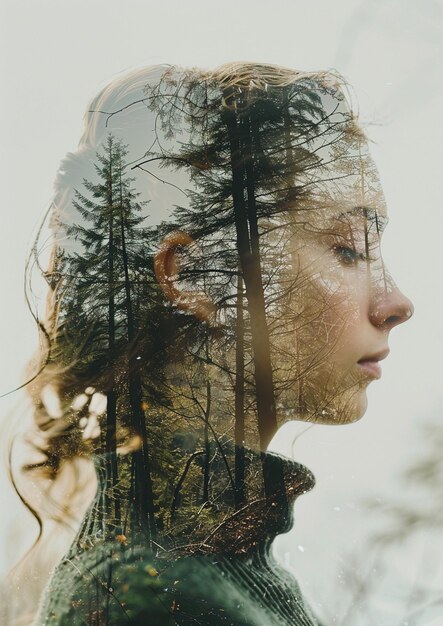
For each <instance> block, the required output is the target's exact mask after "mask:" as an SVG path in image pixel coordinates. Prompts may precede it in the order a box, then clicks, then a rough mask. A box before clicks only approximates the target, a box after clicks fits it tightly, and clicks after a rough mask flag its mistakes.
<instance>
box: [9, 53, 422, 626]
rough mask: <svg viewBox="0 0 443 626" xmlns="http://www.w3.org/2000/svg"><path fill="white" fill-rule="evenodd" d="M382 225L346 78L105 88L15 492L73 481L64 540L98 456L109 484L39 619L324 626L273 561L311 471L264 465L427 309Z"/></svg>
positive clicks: (81, 152) (56, 222) (346, 397)
mask: <svg viewBox="0 0 443 626" xmlns="http://www.w3.org/2000/svg"><path fill="white" fill-rule="evenodd" d="M386 221H387V215H386V206H385V202H384V199H383V194H382V191H381V188H380V183H379V179H378V174H377V171H376V168H375V166H374V164H373V162H372V160H371V157H370V155H369V152H368V147H367V142H366V139H365V136H364V134H363V132H362V130H361V129H360V128H359V127H358V125H357V123H356V120H355V119H354V116H353V114H352V111H350V109H349V105H348V104H347V102H346V100H345V98H344V96H343V90H342V84H341V81H340V79H339V78H338V77H335V76H333V75H330V74H325V73H315V74H313V73H311V74H302V73H298V72H295V71H292V70H289V69H285V68H281V67H276V66H269V65H257V64H248V63H244V64H233V65H229V66H223V67H221V68H219V69H217V70H215V71H212V72H202V71H198V70H181V69H177V68H174V67H156V68H150V69H147V70H141V71H138V72H134V73H131V74H128V75H127V76H124V77H123V78H121V79H120V80H117V81H115V82H114V83H112V84H111V85H109V86H108V87H107V88H105V89H104V90H103V91H102V92H101V93H100V94H99V96H98V97H97V98H96V100H95V101H94V102H93V103H92V105H91V107H90V110H89V111H88V114H87V119H86V129H85V133H84V136H83V137H82V140H81V142H80V146H79V149H78V151H77V152H76V153H75V154H70V155H68V156H67V158H66V159H65V161H64V162H63V163H62V165H61V168H60V170H59V175H58V178H57V181H56V194H55V198H54V203H53V210H52V214H51V227H52V231H53V234H54V242H55V243H54V248H53V254H52V260H51V267H50V269H49V270H48V271H47V272H46V278H47V280H48V283H49V286H50V299H49V306H48V315H47V321H46V324H45V325H44V327H42V331H43V332H44V334H45V336H46V337H47V344H48V352H47V354H46V355H45V362H44V363H43V365H44V368H43V371H42V373H41V375H40V376H38V377H37V378H36V380H35V382H34V384H33V388H32V393H33V396H34V398H35V400H36V413H35V424H36V434H34V435H31V436H29V435H28V441H29V440H31V448H32V449H33V454H35V455H36V456H35V458H34V459H33V460H32V461H31V462H29V458H28V462H27V463H26V466H25V468H24V469H23V471H22V475H21V477H18V478H16V482H17V485H18V488H20V480H22V481H24V480H25V479H24V477H23V476H24V475H25V474H26V475H27V476H28V477H32V478H33V480H34V482H35V481H36V480H37V481H38V480H39V479H40V480H41V481H42V484H43V481H46V483H45V484H47V485H48V489H51V490H54V489H56V490H57V485H60V484H62V482H61V481H62V480H65V481H66V480H68V482H69V485H70V488H71V493H70V496H69V497H68V498H65V501H64V503H63V507H59V508H58V509H57V515H56V517H57V520H56V524H57V523H59V525H61V524H63V523H65V522H66V519H68V517H69V515H73V512H74V509H75V507H77V513H78V510H80V509H81V507H82V506H85V504H86V503H87V502H88V501H89V500H88V498H90V496H89V495H88V493H90V492H91V490H92V491H93V490H95V487H96V483H95V478H94V476H95V473H93V472H92V462H91V461H88V459H91V458H93V459H94V464H95V472H96V475H97V477H98V488H97V490H96V494H95V496H94V498H93V499H92V504H91V505H90V507H89V509H88V511H87V512H86V514H85V516H84V520H83V522H82V524H81V526H80V530H79V532H78V534H77V536H76V538H75V540H74V542H73V544H72V545H71V547H70V549H69V551H68V553H67V554H66V556H65V557H64V558H63V559H62V561H61V562H60V563H59V565H58V566H57V568H56V570H55V572H54V574H53V577H52V580H51V581H50V584H49V586H48V588H47V589H46V592H45V594H44V598H43V603H42V606H41V609H40V614H39V618H38V620H37V623H38V624H69V625H71V624H126V623H128V624H129V623H132V624H151V623H152V624H248V625H264V624H266V625H274V624H275V625H277V624H278V625H281V624H291V625H294V624H296V625H308V624H311V625H312V624H317V623H318V622H317V621H316V619H315V617H314V616H313V615H312V612H311V611H310V610H309V608H308V607H307V606H306V604H305V603H304V601H303V599H302V597H301V596H300V593H299V590H298V587H297V584H296V582H295V580H293V579H292V577H291V576H290V575H289V574H288V573H286V572H285V571H284V570H283V569H282V568H281V567H279V566H278V565H277V563H276V562H275V561H274V560H273V558H272V556H271V553H270V547H271V543H272V541H273V539H274V537H275V536H276V535H277V534H279V533H282V532H286V531H287V530H289V528H290V527H291V525H292V504H293V502H294V500H295V498H296V497H297V496H298V495H299V494H301V493H304V492H306V491H307V490H309V489H311V488H312V487H313V485H314V479H313V476H312V474H311V473H310V472H309V470H307V469H306V468H305V467H303V466H301V465H299V464H297V463H296V462H294V461H292V460H290V459H286V458H283V457H281V456H279V455H275V454H271V453H269V452H266V449H267V447H268V444H269V442H270V440H271V439H272V437H273V436H274V435H275V433H276V431H277V429H278V428H279V426H280V425H281V424H283V423H284V422H286V421H288V420H292V419H299V420H305V421H310V422H315V423H324V424H326V423H327V424H343V423H350V422H353V421H355V420H357V419H359V418H360V417H361V416H362V415H363V414H364V412H365V410H366V389H367V386H368V384H369V383H370V382H371V381H372V380H374V379H376V378H379V377H380V374H381V370H380V365H379V362H380V361H381V360H382V359H384V358H385V357H386V356H387V354H388V335H389V332H390V330H391V329H392V328H393V327H394V326H396V325H397V324H400V323H402V322H404V321H405V320H407V319H408V318H409V317H410V316H411V314H412V305H411V303H410V302H409V300H408V299H407V298H405V297H404V296H403V294H401V292H400V291H399V290H398V288H397V287H396V285H395V283H394V282H393V280H392V278H391V277H390V275H389V273H388V271H387V269H386V267H385V266H384V264H383V261H382V258H381V254H380V239H381V234H382V232H383V228H384V226H385V224H386ZM73 468H75V470H76V471H75V472H74V471H73ZM66 474H68V475H69V477H68V479H66ZM63 484H66V483H63ZM91 485H92V487H91ZM88 490H89V492H88ZM59 491H60V489H59ZM55 499H56V500H57V498H55ZM25 500H26V501H27V502H28V506H30V507H31V508H32V509H33V510H34V511H35V514H36V516H37V517H38V518H39V519H40V520H41V522H42V527H43V529H44V528H45V520H46V519H47V518H48V517H52V523H54V517H55V514H54V510H53V511H52V514H49V513H48V510H47V508H46V507H45V506H42V505H41V502H40V501H38V502H35V501H32V497H31V496H29V495H28V496H27V498H25ZM45 508H46V510H45ZM42 532H44V531H42Z"/></svg>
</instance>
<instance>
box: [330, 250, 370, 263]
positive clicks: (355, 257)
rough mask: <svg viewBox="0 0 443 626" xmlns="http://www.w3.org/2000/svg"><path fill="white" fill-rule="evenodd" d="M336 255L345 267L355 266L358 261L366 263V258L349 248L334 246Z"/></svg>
mask: <svg viewBox="0 0 443 626" xmlns="http://www.w3.org/2000/svg"><path fill="white" fill-rule="evenodd" d="M333 250H334V253H335V254H336V256H337V257H338V259H339V261H340V263H343V265H355V264H356V263H358V261H366V256H365V255H364V254H363V253H361V252H357V250H355V249H354V248H350V247H349V246H334V247H333Z"/></svg>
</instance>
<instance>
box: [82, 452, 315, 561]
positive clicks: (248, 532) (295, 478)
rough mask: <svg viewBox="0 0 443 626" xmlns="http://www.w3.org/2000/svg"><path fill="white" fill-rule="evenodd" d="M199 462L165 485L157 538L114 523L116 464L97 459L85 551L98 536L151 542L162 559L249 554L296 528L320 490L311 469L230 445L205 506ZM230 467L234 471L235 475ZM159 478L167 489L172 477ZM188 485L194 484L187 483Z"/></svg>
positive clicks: (215, 464) (216, 462)
mask: <svg viewBox="0 0 443 626" xmlns="http://www.w3.org/2000/svg"><path fill="white" fill-rule="evenodd" d="M239 457H241V458H242V459H243V462H244V465H243V469H244V490H243V493H242V494H241V498H239V497H238V493H236V490H235V483H234V482H233V480H232V476H233V474H234V470H235V461H236V459H237V463H238V458H239ZM128 460H129V459H126V462H127V461H128ZM194 461H195V458H191V456H190V457H189V458H188V461H187V464H186V465H185V468H184V470H182V472H181V473H180V475H175V476H170V477H167V481H166V487H167V488H165V490H164V492H163V493H159V489H158V487H157V489H156V494H157V495H156V511H155V519H156V522H157V527H156V532H155V534H151V535H145V536H140V532H139V531H137V530H135V529H134V527H131V522H130V519H131V518H130V517H129V521H128V522H127V523H126V525H124V526H123V525H118V524H115V523H114V522H113V521H112V520H110V519H109V518H107V516H106V502H107V501H108V502H109V498H110V497H112V494H109V493H108V492H107V490H106V465H107V464H108V465H109V460H108V463H107V462H106V459H105V458H104V457H99V458H97V461H96V468H97V474H98V478H99V485H101V487H99V489H98V492H97V496H96V499H95V501H94V502H93V504H92V505H91V508H90V510H89V512H88V514H87V516H86V519H85V522H84V525H83V528H82V530H81V531H80V535H79V542H80V545H81V544H83V545H84V546H86V544H88V543H89V544H90V543H91V536H95V537H96V538H98V539H101V538H103V537H107V538H109V539H112V538H115V539H117V540H118V541H120V542H121V543H122V544H123V545H124V546H128V547H131V546H135V545H137V544H138V545H140V543H148V544H150V546H151V549H152V550H153V552H154V553H156V555H157V556H158V558H159V559H160V560H166V561H170V560H175V559H176V558H179V557H180V556H185V555H205V554H207V555H208V554H227V555H236V556H241V555H244V556H247V555H248V554H250V553H252V552H254V551H256V550H262V549H265V550H266V548H267V547H269V546H270V545H271V543H272V541H273V540H274V538H275V537H276V535H278V534H281V533H285V532H287V531H288V530H289V529H290V528H291V527H292V525H293V505H294V502H295V500H296V499H297V497H298V496H299V495H301V494H303V493H306V492H307V491H309V490H311V489H312V488H313V487H314V484H315V479H314V476H313V474H312V473H311V471H310V470H309V469H308V468H307V467H305V466H304V465H301V464H299V463H297V462H296V461H294V460H292V459H290V458H287V457H284V456H281V455H279V454H277V453H275V452H258V451H255V450H252V449H250V448H240V447H237V446H236V447H235V449H232V448H231V449H230V450H229V448H228V447H226V446H225V448H224V458H223V459H220V458H217V457H216V456H215V457H214V458H213V459H212V465H211V481H212V483H213V484H212V485H211V489H210V496H211V497H210V498H209V499H208V500H207V501H204V502H202V494H201V489H199V488H197V487H198V485H199V484H200V483H199V480H200V473H201V471H202V468H201V467H199V466H198V465H197V466H196V465H194V467H191V465H192V463H193V462H194ZM227 467H231V468H232V471H231V472H227ZM191 470H192V473H191ZM152 476H153V485H154V489H155V487H156V486H157V485H159V484H162V485H165V480H164V477H163V481H162V482H161V483H160V482H159V481H160V476H158V475H156V473H155V472H154V471H153V472H152ZM183 476H185V479H184V480H182V479H183ZM180 481H181V482H180ZM186 481H188V483H189V484H187V485H185V482H186ZM93 543H94V541H93Z"/></svg>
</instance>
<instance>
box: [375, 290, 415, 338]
mask: <svg viewBox="0 0 443 626" xmlns="http://www.w3.org/2000/svg"><path fill="white" fill-rule="evenodd" d="M413 313H414V305H413V304H412V302H411V301H410V300H409V298H407V297H406V296H405V295H404V294H403V293H402V292H401V291H400V289H399V288H398V287H397V285H396V284H395V283H394V282H391V281H390V284H389V285H386V284H385V287H384V288H383V290H381V291H379V292H377V293H376V294H374V297H373V299H372V302H371V306H370V311H369V318H370V320H371V323H372V324H373V325H374V326H376V327H377V328H380V329H381V330H385V331H390V330H392V329H393V328H394V326H398V325H399V324H403V322H406V321H407V320H408V319H410V318H411V317H412V315H413Z"/></svg>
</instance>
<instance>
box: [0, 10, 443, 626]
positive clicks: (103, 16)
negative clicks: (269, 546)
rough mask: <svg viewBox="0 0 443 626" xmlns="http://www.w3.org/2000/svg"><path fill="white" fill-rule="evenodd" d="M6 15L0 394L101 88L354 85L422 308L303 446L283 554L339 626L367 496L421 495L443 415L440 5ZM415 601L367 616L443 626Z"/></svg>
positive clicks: (390, 244) (26, 345)
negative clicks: (299, 490)
mask: <svg viewBox="0 0 443 626" xmlns="http://www.w3.org/2000/svg"><path fill="white" fill-rule="evenodd" d="M0 10H1V16H0V23H1V27H0V28H1V31H0V48H1V51H0V63H1V77H2V83H3V88H2V96H1V99H0V106H1V118H0V123H1V135H0V137H1V144H0V145H1V167H0V177H1V183H0V185H1V186H0V189H1V228H0V294H1V295H0V297H1V305H0V307H1V308H0V312H1V324H0V347H1V358H0V361H1V364H0V381H1V382H0V393H5V392H7V391H9V390H11V389H13V388H14V387H16V386H17V385H19V384H20V383H21V382H23V380H24V374H23V371H24V367H25V364H26V361H27V359H28V358H29V357H30V356H31V354H32V353H33V351H34V349H35V348H36V341H37V340H36V336H37V333H36V329H35V324H34V322H33V321H32V319H31V317H30V315H29V313H28V312H27V310H26V307H25V304H24V296H23V271H24V262H25V259H26V256H27V253H28V251H29V249H30V245H31V243H32V239H33V233H35V228H36V226H37V225H38V223H39V221H40V219H41V217H42V215H43V212H44V210H45V209H46V207H47V206H48V203H49V201H50V199H51V194H52V181H53V179H54V177H55V172H56V170H57V167H58V165H59V162H60V160H61V158H62V157H63V156H64V154H65V153H66V152H67V151H71V150H75V148H76V144H77V142H78V140H79V138H80V134H81V131H82V116H83V113H84V111H85V109H86V106H87V104H88V102H89V100H90V99H91V98H92V97H93V96H94V95H95V94H96V93H97V91H98V89H99V88H100V87H102V86H103V85H104V84H106V83H107V82H108V81H109V80H111V79H112V78H113V77H114V76H115V75H116V74H117V73H119V72H122V71H124V70H127V69H131V68H134V67H137V66H142V65H149V64H152V63H163V62H166V63H172V64H179V65H198V66H204V67H214V66H216V65H219V64H221V63H225V62H227V61H235V60H250V61H262V62H270V63H278V64H281V65H286V66H290V67H294V68H297V69H301V70H316V69H329V68H336V69H338V70H339V71H340V72H341V73H342V74H344V75H345V77H346V78H347V80H348V81H349V83H350V84H351V85H352V86H353V88H354V92H355V95H356V98H357V100H358V101H359V103H360V115H361V119H362V121H363V122H364V123H365V124H366V130H367V132H368V134H369V136H370V137H371V138H372V140H373V141H374V145H373V149H372V152H373V155H374V157H375V160H376V161H377V163H378V165H379V168H380V171H381V176H382V180H383V182H384V188H385V193H386V196H387V200H388V204H389V209H390V216H391V223H390V226H389V228H388V230H387V232H386V235H385V242H384V251H385V252H384V255H385V260H386V262H387V265H388V266H389V267H390V269H391V272H392V274H393V275H394V277H395V278H396V280H397V282H398V283H399V285H400V287H401V288H402V289H403V291H404V292H405V293H406V294H407V295H408V296H409V297H410V298H411V299H412V301H413V302H414V305H415V309H416V312H415V315H414V318H413V319H412V320H411V321H410V322H409V323H408V324H405V325H404V326H402V327H399V328H397V329H395V330H394V331H393V333H392V337H391V342H390V343H391V356H390V357H389V359H388V361H386V362H385V364H384V367H383V370H384V372H383V378H382V380H381V381H379V382H376V383H374V384H372V385H371V388H370V392H369V400H370V408H369V410H368V412H367V414H366V415H365V417H364V418H363V420H362V421H361V422H359V423H358V424H355V425H352V426H346V427H337V428H334V427H324V426H323V427H322V426H315V427H313V428H311V429H310V430H309V431H307V432H306V433H305V434H304V435H303V436H302V437H301V438H300V439H298V440H297V441H296V443H295V448H294V450H295V454H296V458H297V459H298V460H300V461H301V462H303V463H306V464H307V465H308V466H309V467H310V468H311V469H312V470H313V472H314V474H315V475H316V477H317V487H316V488H315V490H314V491H313V492H311V493H310V494H309V495H306V496H304V497H303V498H302V499H301V500H300V501H299V503H298V504H297V508H296V528H295V530H294V531H292V532H291V533H290V534H289V535H288V536H286V537H283V538H281V539H280V540H279V542H278V544H277V546H276V549H277V553H278V555H279V557H280V558H282V559H283V561H284V562H285V563H286V564H287V565H288V566H289V567H293V568H295V571H296V574H297V577H298V579H299V580H300V583H301V585H302V587H303V589H304V590H305V593H306V595H307V596H308V597H309V599H310V601H311V603H312V605H313V606H314V608H315V609H316V611H317V612H318V613H319V614H321V615H323V616H324V618H325V619H327V620H328V622H327V623H336V624H341V623H343V624H344V623H345V621H344V620H345V618H344V615H345V614H346V607H347V606H348V605H349V604H354V605H357V604H358V603H357V602H356V600H355V595H353V594H354V593H355V590H353V589H351V587H350V585H349V584H348V582H347V581H346V578H345V577H344V573H343V572H344V570H345V569H346V567H347V566H349V565H350V563H351V558H353V557H351V556H350V555H352V554H353V555H354V556H355V555H360V556H361V554H362V553H363V555H364V554H365V550H367V548H366V547H365V545H366V544H365V541H366V539H367V537H368V533H369V532H370V529H371V524H372V523H373V520H372V519H371V518H372V514H368V512H367V510H366V508H365V505H364V502H363V500H364V499H365V498H368V497H369V496H371V495H373V496H377V497H379V498H380V500H381V501H382V502H389V501H390V500H391V499H392V500H394V499H395V498H396V497H397V496H398V495H399V492H400V491H401V490H402V491H401V495H402V496H403V497H405V498H406V499H407V498H408V497H409V498H410V499H411V501H412V500H414V502H415V501H416V500H415V495H414V493H413V490H412V489H411V492H410V493H408V489H407V488H406V489H405V487H404V484H403V486H401V485H402V483H400V482H399V477H400V474H401V472H402V470H403V468H404V467H406V466H407V465H408V464H410V463H411V462H413V461H414V460H415V459H416V458H417V455H418V454H419V452H420V451H421V450H423V449H424V445H423V443H422V439H421V437H422V436H421V431H420V428H421V424H423V423H424V422H428V421H432V420H434V421H438V420H439V419H441V418H442V417H443V416H442V412H441V405H442V399H443V391H442V387H441V382H440V381H441V378H442V373H443V371H442V370H443V368H442V356H441V355H442V349H443V341H442V327H443V324H442V315H441V311H442V310H443V306H442V305H443V295H442V287H443V284H442V283H443V281H442V279H441V273H442V264H441V257H442V255H443V250H442V247H441V232H442V231H443V202H442V199H443V193H442V190H441V189H442V187H441V183H442V178H443V159H442V156H443V155H442V152H443V148H442V146H443V123H442V111H443V77H442V65H443V52H442V44H443V32H442V31H443V4H442V2H441V1H439V0H422V1H421V2H417V1H415V0H365V1H364V2H359V1H356V0H336V1H335V2H332V1H331V0H316V1H311V2H308V0H303V1H301V0H288V1H284V0H272V1H269V2H263V1H262V0H254V1H251V0H243V1H242V2H239V1H238V0H223V2H215V1H211V0H185V1H179V0H167V1H165V2H158V1H156V2H152V1H149V0H144V1H138V0H127V1H126V2H122V1H121V0H106V1H101V0H75V1H74V0H72V1H68V0H28V1H25V0H13V1H12V0H2V1H1V3H0ZM17 401H18V402H19V401H20V398H19V396H18V395H17V394H16V395H14V396H12V397H11V396H8V397H6V398H4V399H2V400H0V414H1V415H5V414H6V413H7V411H8V410H9V409H10V407H11V406H12V405H13V403H14V402H17ZM1 415H0V417H1ZM19 415H20V414H19V413H18V412H17V416H19ZM0 424H1V422H0ZM304 428H305V426H304V425H302V426H301V427H300V425H298V426H295V427H294V426H293V425H289V426H287V428H285V430H284V432H282V433H280V434H279V435H277V438H276V440H275V441H274V443H273V447H277V448H278V449H280V450H281V451H283V452H286V453H288V454H290V453H291V441H292V438H293V436H294V433H296V432H299V431H300V430H303V429H304ZM0 432H1V431H0ZM0 473H1V474H2V475H3V482H1V481H0V487H1V488H2V503H1V513H0V537H1V543H0V549H2V550H3V552H0V570H1V569H5V568H6V567H7V566H8V564H10V563H11V561H12V560H13V558H14V554H17V552H19V551H20V550H21V546H20V545H19V544H18V545H17V544H16V545H14V546H11V544H10V543H9V542H8V536H9V535H8V533H9V529H10V526H11V523H14V524H19V525H20V527H24V526H26V525H27V524H29V521H28V520H27V518H26V517H25V514H24V513H23V511H22V510H21V509H20V508H19V507H18V504H17V502H16V501H15V500H14V498H13V496H12V493H11V492H10V490H8V488H7V480H6V478H5V476H6V474H5V470H4V469H0ZM32 530H33V527H30V528H29V532H31V531H32ZM435 541H436V539H435V537H434V538H433V539H432V540H431V539H430V538H429V537H428V538H426V537H425V539H424V542H425V544H426V542H427V547H426V545H425V547H424V548H422V547H421V546H420V547H418V548H417V546H415V547H414V546H412V545H409V543H408V544H406V543H405V545H404V549H401V550H400V551H399V552H400V553H401V557H400V555H399V556H398V559H399V560H398V562H396V561H395V560H393V561H392V562H391V566H392V570H393V572H398V575H399V576H400V578H402V579H404V577H405V576H406V575H409V574H410V575H411V577H412V579H413V578H414V576H417V575H418V576H421V574H420V570H417V568H419V565H418V557H417V554H419V553H420V554H421V550H425V551H426V550H429V546H431V545H433V548H434V549H433V550H430V552H431V555H430V557H429V558H431V559H433V560H434V566H435V567H437V568H438V567H439V566H440V562H439V560H440V559H441V556H440V555H441V554H442V552H443V550H442V546H441V542H442V537H441V536H440V545H439V546H436V544H435ZM359 558H360V557H359ZM420 558H421V556H420ZM364 565H367V566H368V567H369V570H368V572H366V574H365V575H367V576H368V577H372V579H374V577H375V582H377V576H379V573H378V572H377V571H375V572H373V571H372V569H371V566H370V559H369V558H368V559H366V558H364V557H363V565H362V562H359V564H357V565H356V566H355V572H356V577H357V575H362V572H363V570H364ZM417 572H418V574H417ZM394 580H395V577H394ZM436 581H437V579H433V581H430V582H429V584H436V585H437V582H436ZM390 584H391V585H392V587H391V588H390V589H388V590H386V588H385V589H384V593H385V595H386V593H388V595H391V596H392V597H394V596H395V595H396V591H397V589H396V583H395V582H391V583H390ZM440 586H441V577H440ZM380 598H381V596H380ZM378 601H380V602H385V599H379V600H377V599H376V600H375V602H376V603H377V602H378ZM393 601H394V600H393ZM403 609H404V611H403V614H400V613H401V611H400V609H398V608H396V609H390V608H389V607H386V608H385V609H384V610H382V613H381V614H382V615H384V616H385V620H384V621H383V620H382V619H381V618H380V617H377V619H376V621H374V622H370V621H362V622H361V623H362V624H363V623H364V624H371V625H372V624H374V626H375V624H377V626H380V625H381V624H382V623H383V624H384V623H386V624H389V625H391V624H392V625H394V626H396V625H397V624H398V625H399V626H400V624H412V623H414V624H415V623H417V624H418V623H420V624H433V625H434V626H437V624H443V618H438V617H435V615H436V614H438V611H437V613H435V612H433V613H432V615H433V616H434V617H433V619H434V621H431V617H429V619H428V618H426V619H425V618H423V621H420V622H412V621H411V622H409V621H404V620H407V619H408V618H406V617H404V616H405V615H407V608H406V607H403ZM403 609H402V610H403ZM356 610H357V609H356ZM391 610H394V611H396V613H395V619H394V618H392V621H390V620H391V617H388V616H390V615H391V613H390V611H391ZM383 611H384V612H383ZM441 612H442V613H443V607H442V608H441ZM357 613H358V610H357ZM357 613H356V615H355V617H353V618H352V619H351V618H349V617H348V621H347V622H346V626H354V625H355V624H357V623H358V624H359V623H360V622H359V621H358V620H359V619H360V618H361V619H362V620H363V619H368V612H367V609H364V610H363V609H362V613H364V615H363V614H362V615H360V614H357ZM376 614H377V615H379V614H378V613H376ZM429 615H431V613H430V614H429ZM349 619H351V621H349ZM402 620H403V621H402ZM426 620H428V621H426ZM435 620H437V621H435ZM439 620H441V621H439Z"/></svg>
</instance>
